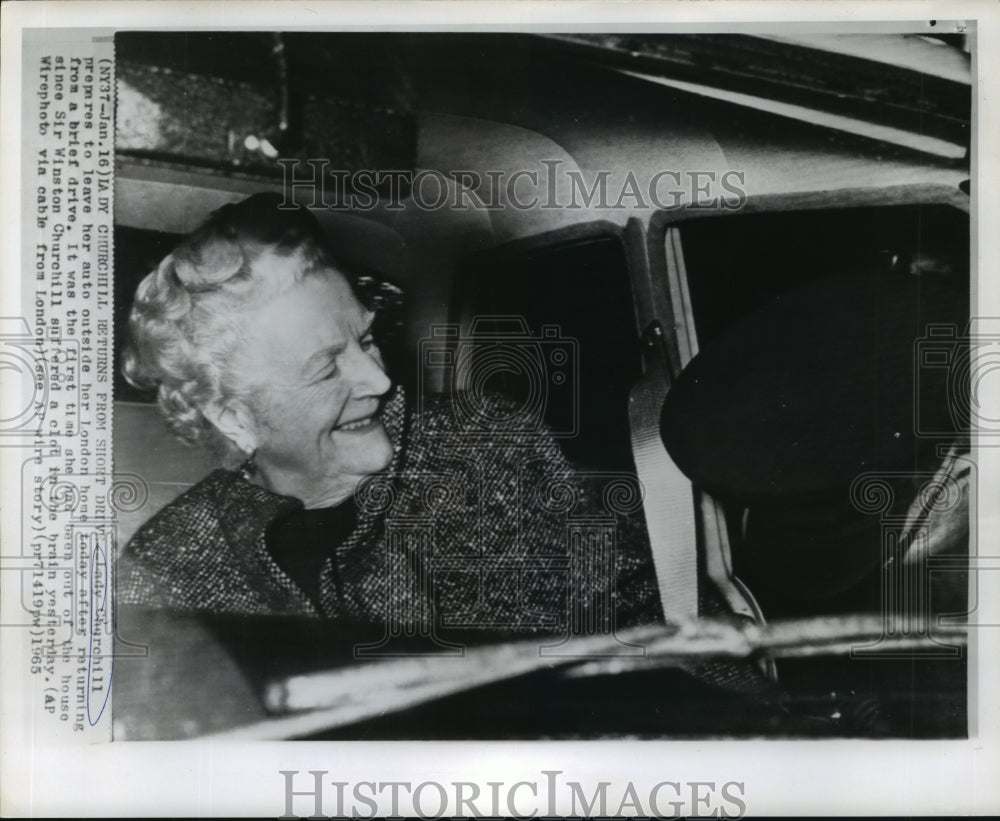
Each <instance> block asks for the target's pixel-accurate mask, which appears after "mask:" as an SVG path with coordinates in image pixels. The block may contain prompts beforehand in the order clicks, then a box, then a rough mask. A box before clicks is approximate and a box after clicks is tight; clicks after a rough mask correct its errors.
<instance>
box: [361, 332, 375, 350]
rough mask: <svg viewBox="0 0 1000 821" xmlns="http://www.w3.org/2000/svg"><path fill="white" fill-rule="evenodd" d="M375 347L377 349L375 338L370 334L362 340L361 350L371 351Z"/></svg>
mask: <svg viewBox="0 0 1000 821" xmlns="http://www.w3.org/2000/svg"><path fill="white" fill-rule="evenodd" d="M374 347H375V337H373V336H372V335H371V334H368V335H367V336H364V337H362V338H361V350H363V351H370V350H371V349H372V348H374Z"/></svg>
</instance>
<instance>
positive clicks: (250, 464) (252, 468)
mask: <svg viewBox="0 0 1000 821" xmlns="http://www.w3.org/2000/svg"><path fill="white" fill-rule="evenodd" d="M255 455H256V451H254V452H253V453H251V454H250V455H249V456H248V457H247V458H246V460H245V461H244V462H243V464H242V465H240V467H239V472H240V476H242V477H243V480H244V481H246V482H249V481H250V480H251V478H252V477H253V476H254V474H256V473H257V462H256V461H254V458H253V457H254V456H255Z"/></svg>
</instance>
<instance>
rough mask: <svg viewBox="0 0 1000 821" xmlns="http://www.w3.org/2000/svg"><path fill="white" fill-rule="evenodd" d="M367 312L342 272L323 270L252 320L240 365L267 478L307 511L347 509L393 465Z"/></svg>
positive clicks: (383, 382)
mask: <svg viewBox="0 0 1000 821" xmlns="http://www.w3.org/2000/svg"><path fill="white" fill-rule="evenodd" d="M371 322H372V314H371V313H370V312H368V311H366V310H365V309H364V308H363V307H362V306H361V305H360V303H359V302H358V301H357V298H356V297H355V296H354V294H353V292H352V291H351V288H350V285H349V284H348V283H347V280H346V279H344V277H343V276H341V275H340V274H339V273H337V272H335V271H333V270H330V269H325V270H321V271H317V272H314V273H312V274H310V275H308V276H306V277H304V278H303V279H302V280H301V281H300V282H297V283H296V284H295V285H293V286H292V287H291V288H290V289H289V290H287V291H285V292H284V293H283V294H281V295H280V296H278V297H277V298H275V299H273V300H270V301H269V302H267V303H266V304H265V305H263V306H261V307H259V308H257V309H256V310H254V311H252V312H251V313H250V315H249V316H247V317H246V324H245V328H247V329H248V330H247V332H246V337H247V338H246V340H245V342H244V344H243V345H242V346H241V348H240V350H239V353H238V356H237V361H234V362H233V363H232V364H233V365H234V366H235V367H236V368H237V369H238V370H239V371H240V372H241V373H242V375H243V382H244V384H252V385H256V386H257V391H256V393H255V394H254V395H253V397H252V398H251V399H250V400H249V401H250V405H251V408H250V420H249V421H250V424H249V425H248V426H247V427H249V428H250V429H251V431H250V435H251V437H252V439H253V442H252V444H253V446H255V448H256V455H255V459H256V462H257V466H258V469H259V471H260V476H261V478H262V479H263V481H264V483H265V484H266V485H267V486H268V487H270V488H271V489H272V490H274V491H276V492H278V493H282V494H285V495H290V496H295V497H297V498H299V499H301V500H302V501H303V502H304V503H305V505H306V507H325V506H329V505H334V504H337V503H339V502H341V501H343V500H344V499H346V498H347V497H348V496H350V495H351V493H353V492H354V488H355V487H356V485H357V483H358V482H359V481H360V480H361V479H362V478H363V477H365V476H368V475H370V474H372V473H376V472H378V471H380V470H383V469H384V468H386V467H387V466H388V465H389V462H390V461H391V459H392V453H393V448H392V443H391V441H390V440H389V437H388V434H387V433H386V431H385V428H384V427H383V426H382V421H381V419H380V410H381V406H382V398H383V397H384V396H385V394H386V393H387V392H388V390H389V388H390V386H391V383H390V381H389V378H388V377H387V376H386V373H385V370H384V368H383V365H382V357H381V355H380V353H379V350H378V348H377V347H376V346H375V343H374V342H373V341H372V336H371Z"/></svg>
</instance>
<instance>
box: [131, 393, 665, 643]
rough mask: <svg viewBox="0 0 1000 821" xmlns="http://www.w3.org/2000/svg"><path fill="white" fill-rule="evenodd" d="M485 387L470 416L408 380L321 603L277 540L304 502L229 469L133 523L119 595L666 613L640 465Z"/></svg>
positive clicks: (460, 610)
mask: <svg viewBox="0 0 1000 821" xmlns="http://www.w3.org/2000/svg"><path fill="white" fill-rule="evenodd" d="M475 399H476V402H478V403H480V404H481V405H482V407H481V409H482V410H483V411H484V412H483V413H481V414H478V415H477V416H476V418H475V419H473V420H471V421H470V420H469V419H468V418H467V416H466V415H464V414H463V413H461V412H460V411H461V409H462V408H467V407H469V405H468V403H466V404H464V405H463V404H461V403H460V402H459V403H458V404H456V401H457V400H456V398H455V397H436V398H432V399H428V400H426V401H424V402H422V403H420V406H419V407H417V406H415V403H412V402H410V401H408V399H407V395H406V393H405V392H404V391H403V390H402V389H401V388H397V389H396V391H395V392H394V394H393V395H392V396H391V398H390V399H389V400H388V401H387V402H386V405H385V408H384V411H383V422H384V424H385V427H386V430H387V432H388V434H389V436H390V437H391V439H392V441H393V443H394V456H393V459H392V462H391V464H390V465H389V467H388V468H387V469H386V470H385V471H384V472H382V473H380V474H376V475H374V476H372V477H368V478H367V479H366V480H365V481H363V482H362V483H361V485H359V487H358V489H357V491H356V493H355V502H356V504H357V525H356V527H355V528H354V530H353V532H352V533H351V534H350V535H349V536H348V537H347V538H346V539H344V540H343V541H342V542H341V543H340V544H335V545H330V550H329V555H328V557H327V558H326V560H325V563H324V564H323V567H322V571H321V574H320V597H319V602H318V606H317V604H315V603H314V602H313V601H311V600H310V598H309V597H308V596H307V595H306V594H305V592H304V591H303V590H302V589H301V588H300V587H299V586H298V585H297V584H296V583H295V582H294V581H293V580H292V579H291V578H290V577H289V576H288V575H287V574H286V573H285V572H284V571H283V570H282V569H281V568H280V567H279V566H278V564H277V563H276V562H275V560H274V558H273V557H272V555H271V554H270V552H269V551H268V548H267V543H266V534H267V532H268V528H269V527H270V526H271V525H273V524H274V523H275V522H277V521H279V520H280V519H281V518H282V517H283V516H286V515H288V514H289V513H291V512H292V511H294V510H296V509H298V508H300V507H301V504H302V503H301V502H300V501H299V500H297V499H294V498H291V497H287V496H281V495H278V494H276V493H273V492H271V491H269V490H267V489H265V488H263V487H260V486H259V485H257V484H255V483H253V482H252V481H248V480H247V479H246V478H245V477H244V476H242V475H241V474H240V473H238V472H234V471H229V470H222V469H220V470H216V471H214V472H213V473H211V474H210V475H209V476H207V477H206V478H205V479H203V480H202V481H201V482H199V483H198V484H196V485H195V486H193V487H192V488H190V489H189V490H188V491H187V492H186V493H184V494H183V495H181V496H180V497H178V498H177V499H176V500H175V501H174V502H172V503H171V504H169V505H167V507H165V508H164V509H163V510H162V511H160V512H159V513H158V514H157V515H156V516H154V517H153V518H152V519H151V520H150V521H149V522H147V523H146V524H145V525H144V526H143V527H142V528H141V529H140V530H139V531H138V532H137V534H136V535H135V536H134V537H133V539H132V540H131V541H130V543H129V544H128V546H127V547H126V548H125V550H124V552H123V554H122V556H121V557H120V559H119V563H118V568H117V577H116V578H117V594H116V595H117V601H118V602H119V603H123V604H134V605H144V606H151V607H162V608H170V609H177V610H187V611H208V612H213V613H230V614H255V615H265V614H274V615H277V614H289V615H300V616H301V615H308V616H316V617H325V618H330V619H342V620H346V621H361V622H372V623H379V622H383V621H385V620H389V621H390V622H394V623H397V624H418V625H419V624H427V623H428V622H430V621H433V622H434V623H435V624H436V625H438V626H441V625H444V626H446V627H448V626H452V627H457V628H470V629H484V630H489V629H501V630H508V629H509V630H513V631H531V632H534V631H546V632H549V631H560V630H563V629H565V628H566V627H567V625H568V624H569V620H570V619H572V618H577V619H579V618H581V614H583V616H582V618H584V619H585V620H586V619H588V618H589V619H594V618H597V619H598V620H601V619H604V618H611V619H612V620H613V624H615V625H618V626H623V625H625V624H632V623H639V622H647V621H652V620H655V619H656V618H657V615H658V611H659V592H658V588H657V585H656V578H655V573H654V572H653V568H652V562H651V558H650V554H649V545H648V538H647V536H646V531H645V525H644V523H643V520H642V509H641V491H640V489H639V485H638V482H637V481H636V479H635V477H634V476H630V475H628V474H609V473H592V474H581V473H579V472H577V471H574V470H573V469H572V468H571V466H570V465H569V464H568V462H567V461H566V459H565V458H564V457H563V455H562V452H561V451H560V449H559V447H558V445H557V444H556V443H555V441H554V440H553V438H552V437H551V436H550V435H549V434H548V433H547V432H545V430H544V429H542V428H540V427H538V426H532V425H529V424H524V420H523V419H520V421H519V422H517V423H516V424H511V420H516V419H517V409H516V408H515V407H514V406H512V405H511V404H510V403H509V402H507V401H506V400H503V399H500V398H499V397H494V396H491V397H476V398H475ZM482 403H485V404H482ZM573 614H576V615H575V616H574V615H573Z"/></svg>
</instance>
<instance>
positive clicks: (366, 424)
mask: <svg viewBox="0 0 1000 821" xmlns="http://www.w3.org/2000/svg"><path fill="white" fill-rule="evenodd" d="M377 421H378V415H372V416H366V417H365V418H364V419H355V420H354V421H353V422H344V423H343V424H341V425H337V427H335V428H334V430H336V431H349V432H356V431H362V430H367V429H368V428H370V427H372V425H374V424H375V423H376V422H377Z"/></svg>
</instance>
